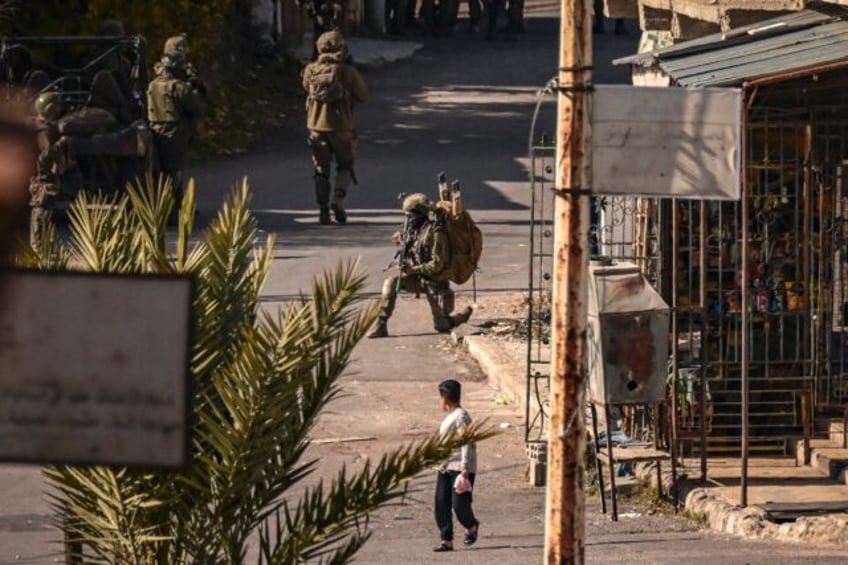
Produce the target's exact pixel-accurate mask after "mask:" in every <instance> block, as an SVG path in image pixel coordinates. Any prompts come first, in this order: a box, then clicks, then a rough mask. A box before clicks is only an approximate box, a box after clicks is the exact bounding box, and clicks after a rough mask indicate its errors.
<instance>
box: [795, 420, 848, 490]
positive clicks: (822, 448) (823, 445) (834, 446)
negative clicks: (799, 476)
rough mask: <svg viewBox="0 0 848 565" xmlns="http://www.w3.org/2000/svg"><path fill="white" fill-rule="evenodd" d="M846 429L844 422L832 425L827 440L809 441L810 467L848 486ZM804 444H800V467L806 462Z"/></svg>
mask: <svg viewBox="0 0 848 565" xmlns="http://www.w3.org/2000/svg"><path fill="white" fill-rule="evenodd" d="M843 430H844V428H843V422H842V421H832V422H831V423H830V428H829V434H828V437H827V438H822V439H811V440H810V441H809V450H810V451H809V458H808V460H809V461H810V466H812V467H814V468H816V469H819V470H820V471H822V472H823V473H825V474H827V475H828V476H829V477H830V478H831V479H834V480H837V481H839V482H842V483H845V484H846V485H848V449H846V448H845V447H843V445H844V443H843V441H844V435H843V434H844V431H843ZM805 455H806V454H805V453H804V442H803V441H799V442H798V449H797V450H796V461H797V462H798V464H799V465H803V464H804V460H805Z"/></svg>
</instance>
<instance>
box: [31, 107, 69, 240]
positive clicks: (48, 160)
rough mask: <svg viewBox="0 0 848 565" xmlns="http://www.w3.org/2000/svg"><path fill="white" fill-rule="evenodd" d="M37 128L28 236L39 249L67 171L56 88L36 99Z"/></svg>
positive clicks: (60, 110)
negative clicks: (62, 178) (62, 176)
mask: <svg viewBox="0 0 848 565" xmlns="http://www.w3.org/2000/svg"><path fill="white" fill-rule="evenodd" d="M35 110H36V112H37V114H38V115H37V117H36V118H35V129H36V132H37V134H36V135H37V142H38V161H37V165H36V172H35V176H34V177H33V178H32V180H31V181H30V185H29V194H30V200H29V204H30V209H31V211H30V224H29V240H30V245H32V247H33V249H36V250H37V249H38V248H39V246H40V243H41V238H42V236H43V235H44V229H45V228H46V227H47V225H48V224H49V223H50V220H51V217H52V215H53V206H54V204H55V201H56V197H57V196H58V195H59V186H60V178H59V177H60V175H61V174H62V172H63V171H64V167H65V159H64V152H63V144H62V143H61V141H60V136H59V130H58V129H57V127H56V120H57V119H58V118H59V117H60V116H61V113H62V99H61V97H60V96H59V94H57V93H55V92H48V93H44V94H42V95H40V96H39V97H38V98H37V99H36V101H35Z"/></svg>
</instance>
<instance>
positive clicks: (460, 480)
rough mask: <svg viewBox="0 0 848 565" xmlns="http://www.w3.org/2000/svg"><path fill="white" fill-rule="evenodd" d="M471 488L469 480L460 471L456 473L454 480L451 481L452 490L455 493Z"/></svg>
mask: <svg viewBox="0 0 848 565" xmlns="http://www.w3.org/2000/svg"><path fill="white" fill-rule="evenodd" d="M472 488H473V487H472V485H471V481H469V480H468V477H466V476H465V475H463V474H462V473H460V474H459V475H457V477H456V480H455V481H454V482H453V490H455V491H456V494H462V493H465V492H471V490H472Z"/></svg>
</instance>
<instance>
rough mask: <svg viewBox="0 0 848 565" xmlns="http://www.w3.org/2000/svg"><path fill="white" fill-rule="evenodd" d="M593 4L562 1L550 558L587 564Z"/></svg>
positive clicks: (548, 511)
mask: <svg viewBox="0 0 848 565" xmlns="http://www.w3.org/2000/svg"><path fill="white" fill-rule="evenodd" d="M592 3H593V0H562V14H561V18H560V22H561V24H560V25H561V28H560V31H561V39H560V59H559V60H560V69H559V86H560V90H559V98H558V113H557V150H556V161H557V191H558V198H557V200H556V204H555V209H554V264H553V289H552V292H553V297H552V302H553V304H552V315H551V333H552V335H551V343H552V359H553V363H552V367H551V408H550V439H549V446H548V477H547V485H548V487H547V504H546V510H545V559H546V563H548V565H554V564H556V565H559V564H562V563H568V564H582V563H584V560H585V548H584V539H585V535H584V533H585V495H584V493H585V489H584V456H585V446H586V429H585V422H584V419H583V414H584V402H585V396H584V394H583V389H584V380H585V378H586V324H587V319H586V306H587V304H586V301H587V276H588V275H587V273H588V267H589V238H588V228H589V194H588V191H589V189H590V185H591V179H592V175H591V170H592V169H591V166H592V152H591V147H592V146H591V122H590V119H591V88H590V87H591V82H592V72H591V67H592Z"/></svg>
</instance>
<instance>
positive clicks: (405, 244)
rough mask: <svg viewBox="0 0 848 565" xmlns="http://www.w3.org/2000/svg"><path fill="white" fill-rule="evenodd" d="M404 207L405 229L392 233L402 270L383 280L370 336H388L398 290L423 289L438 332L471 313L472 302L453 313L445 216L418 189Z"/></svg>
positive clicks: (459, 323)
mask: <svg viewBox="0 0 848 565" xmlns="http://www.w3.org/2000/svg"><path fill="white" fill-rule="evenodd" d="M403 211H404V212H405V213H406V218H407V219H406V223H405V224H404V233H396V234H394V237H393V239H394V240H395V243H396V244H399V245H400V246H401V248H400V251H399V255H400V257H399V259H398V260H399V263H400V271H401V272H400V275H393V276H390V277H388V278H386V280H385V281H384V282H383V293H382V305H381V308H380V314H379V317H378V318H377V322H376V323H375V325H374V327H373V328H372V329H371V331H370V332H368V335H367V337H369V338H379V337H388V335H389V330H388V320H389V318H390V317H391V315H392V312H393V311H394V309H395V302H396V301H397V294H398V291H399V290H404V291H406V292H414V293H416V294H420V293H424V295H425V296H426V297H427V302H428V304H429V305H430V313H431V314H432V316H433V327H434V328H435V330H436V331H437V332H449V331H450V330H452V329H453V328H455V327H456V326H459V325H461V324H464V323H465V322H467V321H468V318H470V317H471V312H472V308H471V307H470V306H466V307H465V308H464V309H463V310H462V311H461V312H459V313H458V314H453V313H452V312H453V308H454V292H453V290H451V287H450V278H451V269H450V260H451V250H450V244H449V240H448V236H447V234H446V233H445V221H446V220H445V218H444V216H443V215H442V214H439V213H438V212H437V211H436V209H435V207H434V206H433V204H432V203H431V202H430V199H429V198H427V196H426V195H424V194H418V193H416V194H411V195H409V196H407V197H406V198H405V199H404V201H403Z"/></svg>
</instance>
